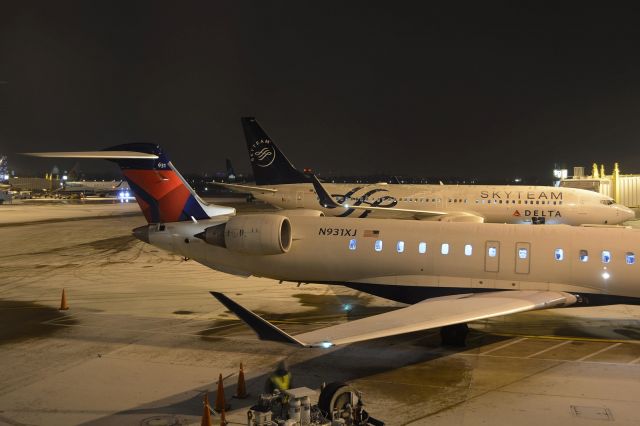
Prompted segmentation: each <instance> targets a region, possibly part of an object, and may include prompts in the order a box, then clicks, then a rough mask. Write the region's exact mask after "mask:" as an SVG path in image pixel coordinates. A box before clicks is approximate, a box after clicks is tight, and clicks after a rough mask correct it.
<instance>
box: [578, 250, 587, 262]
mask: <svg viewBox="0 0 640 426" xmlns="http://www.w3.org/2000/svg"><path fill="white" fill-rule="evenodd" d="M588 260H589V252H588V251H586V250H580V262H586V261H588Z"/></svg>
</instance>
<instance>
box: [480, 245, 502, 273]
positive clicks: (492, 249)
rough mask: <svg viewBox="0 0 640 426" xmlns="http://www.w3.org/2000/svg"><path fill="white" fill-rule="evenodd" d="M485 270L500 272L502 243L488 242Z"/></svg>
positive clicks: (485, 251) (485, 252)
mask: <svg viewBox="0 0 640 426" xmlns="http://www.w3.org/2000/svg"><path fill="white" fill-rule="evenodd" d="M484 270H485V271H486V272H498V271H499V270H500V241H487V242H486V244H485V250H484Z"/></svg>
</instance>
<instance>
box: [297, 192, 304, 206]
mask: <svg viewBox="0 0 640 426" xmlns="http://www.w3.org/2000/svg"><path fill="white" fill-rule="evenodd" d="M296 207H304V192H303V191H298V192H296Z"/></svg>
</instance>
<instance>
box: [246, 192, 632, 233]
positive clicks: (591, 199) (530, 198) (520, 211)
mask: <svg viewBox="0 0 640 426" xmlns="http://www.w3.org/2000/svg"><path fill="white" fill-rule="evenodd" d="M323 186H324V187H325V189H326V190H327V192H329V194H330V195H331V196H332V197H333V198H334V199H335V200H336V202H337V203H338V204H342V205H348V206H367V205H369V206H373V207H379V208H380V207H383V208H385V207H386V208H387V209H388V211H387V210H385V211H381V210H362V209H357V210H355V209H348V210H346V211H345V210H344V209H328V208H324V207H321V206H320V205H319V203H318V197H317V195H316V192H315V191H314V189H313V186H312V185H311V184H310V183H309V184H306V183H299V184H283V185H269V186H268V187H269V188H272V189H275V190H276V192H262V193H260V192H258V191H256V192H254V193H253V195H254V197H255V198H257V199H259V200H261V201H264V202H267V203H269V204H272V205H274V206H276V207H279V208H283V209H310V210H321V211H322V212H323V213H324V214H325V215H326V216H341V217H369V218H398V219H406V218H416V217H415V216H416V214H415V213H411V212H404V211H397V212H394V211H393V209H394V208H395V209H408V210H425V211H442V212H445V213H447V214H446V215H443V216H431V217H424V218H420V217H418V218H420V219H423V220H441V221H442V220H445V221H459V220H458V219H459V218H460V216H457V215H456V213H459V214H464V213H469V214H471V215H473V216H476V217H481V218H483V219H484V222H489V223H513V224H524V223H546V224H567V225H581V224H620V223H622V222H625V221H627V220H630V219H633V218H634V217H635V214H634V212H633V211H632V210H631V209H629V208H627V207H625V206H622V205H619V204H616V203H615V202H614V201H613V200H612V199H611V198H609V197H606V196H604V195H602V194H599V193H596V192H592V191H587V190H583V189H575V188H555V187H547V186H509V185H400V184H397V185H396V184H390V185H389V184H371V185H367V184H332V183H324V184H323Z"/></svg>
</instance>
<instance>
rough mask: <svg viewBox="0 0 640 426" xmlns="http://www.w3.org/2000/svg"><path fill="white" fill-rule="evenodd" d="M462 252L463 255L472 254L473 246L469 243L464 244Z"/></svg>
mask: <svg viewBox="0 0 640 426" xmlns="http://www.w3.org/2000/svg"><path fill="white" fill-rule="evenodd" d="M464 254H465V256H471V255H472V254H473V247H472V246H471V244H465V246H464Z"/></svg>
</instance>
